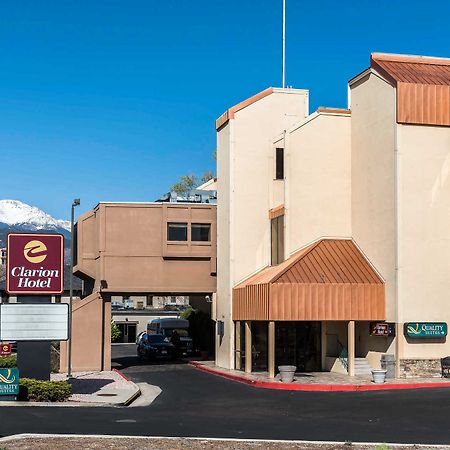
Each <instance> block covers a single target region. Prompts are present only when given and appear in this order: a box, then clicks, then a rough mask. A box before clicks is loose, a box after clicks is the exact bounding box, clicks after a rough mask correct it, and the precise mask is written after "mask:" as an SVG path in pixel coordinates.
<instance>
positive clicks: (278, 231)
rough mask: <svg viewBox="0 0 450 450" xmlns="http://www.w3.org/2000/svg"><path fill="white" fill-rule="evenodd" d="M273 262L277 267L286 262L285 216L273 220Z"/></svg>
mask: <svg viewBox="0 0 450 450" xmlns="http://www.w3.org/2000/svg"><path fill="white" fill-rule="evenodd" d="M270 225H271V233H270V234H271V241H272V242H271V261H272V266H276V265H277V264H280V263H281V262H283V261H284V216H279V217H275V219H272V220H271V223H270Z"/></svg>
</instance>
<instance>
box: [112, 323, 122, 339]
mask: <svg viewBox="0 0 450 450" xmlns="http://www.w3.org/2000/svg"><path fill="white" fill-rule="evenodd" d="M121 335H122V333H121V331H120V329H119V327H118V326H117V324H116V322H114V320H111V342H117V341H118V340H119V339H120V336H121Z"/></svg>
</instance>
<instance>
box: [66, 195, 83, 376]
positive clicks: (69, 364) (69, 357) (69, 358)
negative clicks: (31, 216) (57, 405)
mask: <svg viewBox="0 0 450 450" xmlns="http://www.w3.org/2000/svg"><path fill="white" fill-rule="evenodd" d="M79 204H80V199H79V198H76V199H75V200H74V201H73V202H72V214H71V217H70V274H69V275H70V278H69V279H70V292H69V342H68V346H67V377H68V378H71V377H72V302H73V253H74V245H75V243H74V228H75V226H74V223H75V206H78V205H79Z"/></svg>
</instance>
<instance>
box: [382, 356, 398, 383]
mask: <svg viewBox="0 0 450 450" xmlns="http://www.w3.org/2000/svg"><path fill="white" fill-rule="evenodd" d="M381 368H382V369H384V370H386V378H395V356H394V355H381Z"/></svg>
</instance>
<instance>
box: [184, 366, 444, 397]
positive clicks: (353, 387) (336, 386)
mask: <svg viewBox="0 0 450 450" xmlns="http://www.w3.org/2000/svg"><path fill="white" fill-rule="evenodd" d="M190 364H191V365H192V366H194V367H196V368H197V369H199V370H202V371H204V372H208V373H211V374H214V375H217V376H221V377H224V378H227V379H229V380H233V381H237V382H239V383H244V384H248V385H250V386H253V387H256V388H263V389H278V390H286V391H323V392H327V391H334V392H336V391H379V390H395V389H424V388H444V387H450V379H448V378H398V379H389V380H387V381H386V383H384V384H374V383H373V382H372V380H371V379H370V378H369V377H361V376H355V377H349V376H348V375H342V374H339V373H332V372H308V373H297V374H296V376H295V379H294V382H292V383H282V382H281V381H280V380H279V375H277V376H276V377H275V378H269V376H268V373H267V372H257V373H251V374H250V373H245V372H242V371H239V370H230V369H223V368H221V367H217V366H216V365H215V364H214V362H213V361H192V362H191V363H190Z"/></svg>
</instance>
